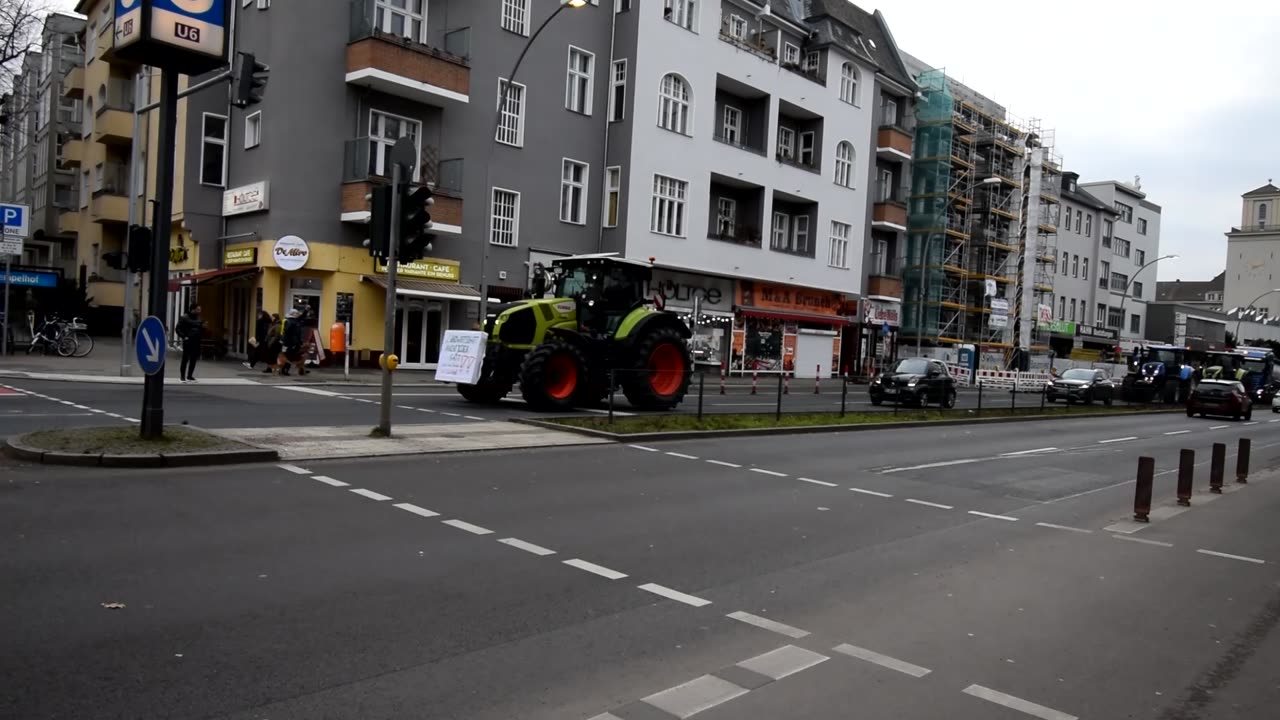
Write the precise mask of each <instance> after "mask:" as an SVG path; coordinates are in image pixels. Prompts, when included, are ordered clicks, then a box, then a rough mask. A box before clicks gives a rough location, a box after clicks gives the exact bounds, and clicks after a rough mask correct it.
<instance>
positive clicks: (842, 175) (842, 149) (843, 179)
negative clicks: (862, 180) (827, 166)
mask: <svg viewBox="0 0 1280 720" xmlns="http://www.w3.org/2000/svg"><path fill="white" fill-rule="evenodd" d="M853 168H854V165H853V145H852V144H850V143H849V142H847V141H844V140H841V141H840V142H839V143H838V144H836V184H837V185H839V186H840V187H847V188H852V187H853ZM890 177H891V178H892V176H890ZM890 182H892V180H890Z"/></svg>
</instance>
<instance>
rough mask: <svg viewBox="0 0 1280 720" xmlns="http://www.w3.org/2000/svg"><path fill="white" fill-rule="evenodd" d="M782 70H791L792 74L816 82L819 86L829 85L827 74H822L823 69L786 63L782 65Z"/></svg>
mask: <svg viewBox="0 0 1280 720" xmlns="http://www.w3.org/2000/svg"><path fill="white" fill-rule="evenodd" d="M782 69H783V70H790V71H791V72H793V73H795V74H797V75H799V76H800V77H802V78H804V79H805V80H809V81H811V82H816V83H818V84H819V85H826V84H827V74H826V73H824V72H822V68H821V67H811V68H805V66H804V65H803V64H802V63H789V62H784V63H782Z"/></svg>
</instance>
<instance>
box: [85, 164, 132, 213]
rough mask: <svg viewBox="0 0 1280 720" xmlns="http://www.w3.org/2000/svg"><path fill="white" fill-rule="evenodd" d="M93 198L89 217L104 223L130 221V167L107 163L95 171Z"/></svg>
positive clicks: (90, 203)
mask: <svg viewBox="0 0 1280 720" xmlns="http://www.w3.org/2000/svg"><path fill="white" fill-rule="evenodd" d="M94 173H95V174H94V187H95V188H96V189H95V190H94V191H93V198H92V199H90V200H89V219H90V220H92V221H93V222H96V223H100V224H103V225H110V224H127V223H128V222H129V197H128V192H129V190H128V189H129V168H128V167H126V166H124V165H119V164H116V163H107V164H106V165H104V166H100V168H95V171H94Z"/></svg>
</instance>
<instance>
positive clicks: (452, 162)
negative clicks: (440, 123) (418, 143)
mask: <svg viewBox="0 0 1280 720" xmlns="http://www.w3.org/2000/svg"><path fill="white" fill-rule="evenodd" d="M386 152H387V153H388V154H389V153H390V151H389V150H388V151H386ZM438 152H439V151H438V150H437V149H436V148H435V147H432V146H426V147H423V148H422V159H421V160H420V161H419V163H418V168H419V171H418V176H417V177H415V178H413V182H417V183H426V184H432V183H434V189H435V190H436V191H437V192H446V193H461V192H462V159H461V158H451V159H447V160H439V159H438V158H437V156H438ZM374 160H375V158H374V155H373V143H372V142H371V141H370V139H369V138H368V137H360V138H356V139H354V140H348V141H346V143H345V144H344V145H343V150H342V182H344V183H349V182H362V181H367V180H374V181H382V182H389V181H390V180H391V178H390V173H389V167H390V166H389V165H386V163H389V162H390V160H388V159H384V160H383V162H384V167H383V168H382V170H383V172H384V173H387V174H379V173H378V167H377V164H376V162H374Z"/></svg>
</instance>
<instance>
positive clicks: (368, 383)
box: [0, 369, 452, 388]
mask: <svg viewBox="0 0 1280 720" xmlns="http://www.w3.org/2000/svg"><path fill="white" fill-rule="evenodd" d="M0 378H8V379H10V380H32V381H35V382H66V383H83V384H87V385H139V386H140V385H142V382H143V378H141V377H133V376H129V377H125V378H122V377H117V376H114V375H84V376H75V375H72V374H69V373H40V372H27V371H25V370H3V369H0ZM165 384H166V386H167V385H168V384H169V383H165ZM178 384H179V383H176V382H175V383H174V385H175V386H177V385H178ZM381 384H382V381H381V380H380V379H379V380H316V381H307V380H303V381H301V382H297V381H294V382H262V381H260V380H254V379H251V378H241V377H227V378H209V379H208V380H206V381H204V382H201V383H200V385H205V386H207V387H316V386H321V387H323V386H326V385H346V386H352V387H378V386H379V385H381ZM395 386H396V387H404V388H407V387H440V388H444V387H452V385H451V384H450V383H441V382H436V381H434V380H423V381H414V382H396V383H395Z"/></svg>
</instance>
